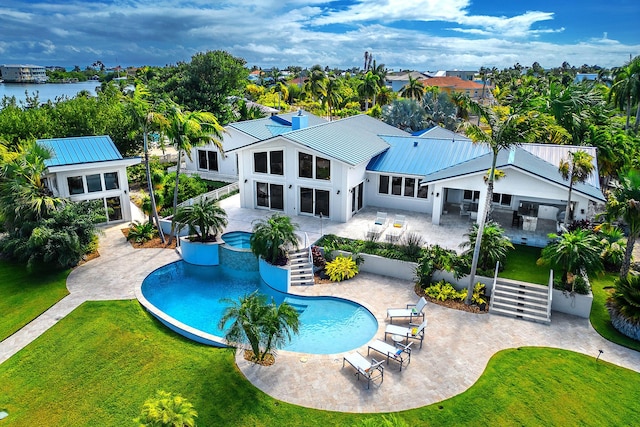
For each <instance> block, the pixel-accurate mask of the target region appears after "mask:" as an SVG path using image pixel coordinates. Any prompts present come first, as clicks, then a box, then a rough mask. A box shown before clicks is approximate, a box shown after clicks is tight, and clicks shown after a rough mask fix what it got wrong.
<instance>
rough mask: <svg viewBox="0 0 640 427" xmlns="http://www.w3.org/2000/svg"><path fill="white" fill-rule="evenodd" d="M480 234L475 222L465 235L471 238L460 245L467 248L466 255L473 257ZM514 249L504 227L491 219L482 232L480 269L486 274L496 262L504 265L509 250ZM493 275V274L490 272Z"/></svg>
mask: <svg viewBox="0 0 640 427" xmlns="http://www.w3.org/2000/svg"><path fill="white" fill-rule="evenodd" d="M477 236H478V224H477V223H474V224H473V225H472V226H471V229H470V230H469V232H468V233H467V234H465V237H467V238H468V239H469V240H468V241H466V242H463V243H462V244H461V245H460V247H461V248H463V249H466V250H465V252H464V253H463V256H465V257H469V258H470V257H472V256H473V250H474V248H475V245H476V238H477ZM512 249H514V247H513V244H512V243H511V241H510V240H509V238H508V237H506V236H505V235H504V229H503V228H502V227H500V225H499V224H498V223H496V222H493V221H489V222H487V223H486V225H485V227H484V231H483V233H482V243H481V245H480V258H479V259H478V270H479V271H480V272H481V274H482V273H484V274H486V273H487V272H491V271H492V270H493V269H494V268H495V266H496V263H497V262H498V261H499V262H500V265H504V262H505V260H506V259H507V253H508V252H509V250H512ZM488 275H489V276H491V275H492V274H491V273H490V274H488Z"/></svg>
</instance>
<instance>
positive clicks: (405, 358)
mask: <svg viewBox="0 0 640 427" xmlns="http://www.w3.org/2000/svg"><path fill="white" fill-rule="evenodd" d="M411 344H413V343H412V342H410V343H409V344H407V345H403V344H400V343H396V345H397V347H394V346H392V345H390V344H387V343H386V342H384V341H380V340H375V341H374V342H372V343H371V344H369V349H368V350H367V356H368V355H369V352H370V351H371V350H373V351H377V352H378V353H380V354H383V355H385V356H386V357H387V365H388V364H389V361H390V360H394V361H396V362H398V363H399V364H400V370H401V371H402V366H403V365H404V363H405V362H406V363H407V365H408V364H409V363H411Z"/></svg>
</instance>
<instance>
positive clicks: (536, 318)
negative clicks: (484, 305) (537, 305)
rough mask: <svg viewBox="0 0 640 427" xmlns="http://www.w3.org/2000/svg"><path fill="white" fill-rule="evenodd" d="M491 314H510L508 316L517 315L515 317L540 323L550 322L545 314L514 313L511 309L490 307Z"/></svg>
mask: <svg viewBox="0 0 640 427" xmlns="http://www.w3.org/2000/svg"><path fill="white" fill-rule="evenodd" d="M490 313H491V314H501V315H504V316H510V317H517V318H522V319H526V320H532V321H534V322H540V323H544V324H547V325H548V324H550V323H551V319H550V318H549V317H547V316H546V313H545V315H544V316H543V315H535V314H528V313H519V312H518V313H514V312H512V311H511V310H503V309H501V308H495V307H493V308H491V310H490Z"/></svg>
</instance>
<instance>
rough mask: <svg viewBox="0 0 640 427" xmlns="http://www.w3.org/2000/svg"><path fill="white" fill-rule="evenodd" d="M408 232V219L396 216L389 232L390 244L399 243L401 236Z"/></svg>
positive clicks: (387, 236)
mask: <svg viewBox="0 0 640 427" xmlns="http://www.w3.org/2000/svg"><path fill="white" fill-rule="evenodd" d="M406 230H407V218H406V217H405V216H404V215H396V217H395V219H394V220H393V222H392V223H391V227H389V231H387V235H386V239H387V241H389V242H397V241H398V240H400V236H402V233H404V232H405V231H406Z"/></svg>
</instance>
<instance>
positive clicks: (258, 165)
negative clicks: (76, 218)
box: [253, 153, 267, 173]
mask: <svg viewBox="0 0 640 427" xmlns="http://www.w3.org/2000/svg"><path fill="white" fill-rule="evenodd" d="M253 170H254V172H259V173H267V153H253Z"/></svg>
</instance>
